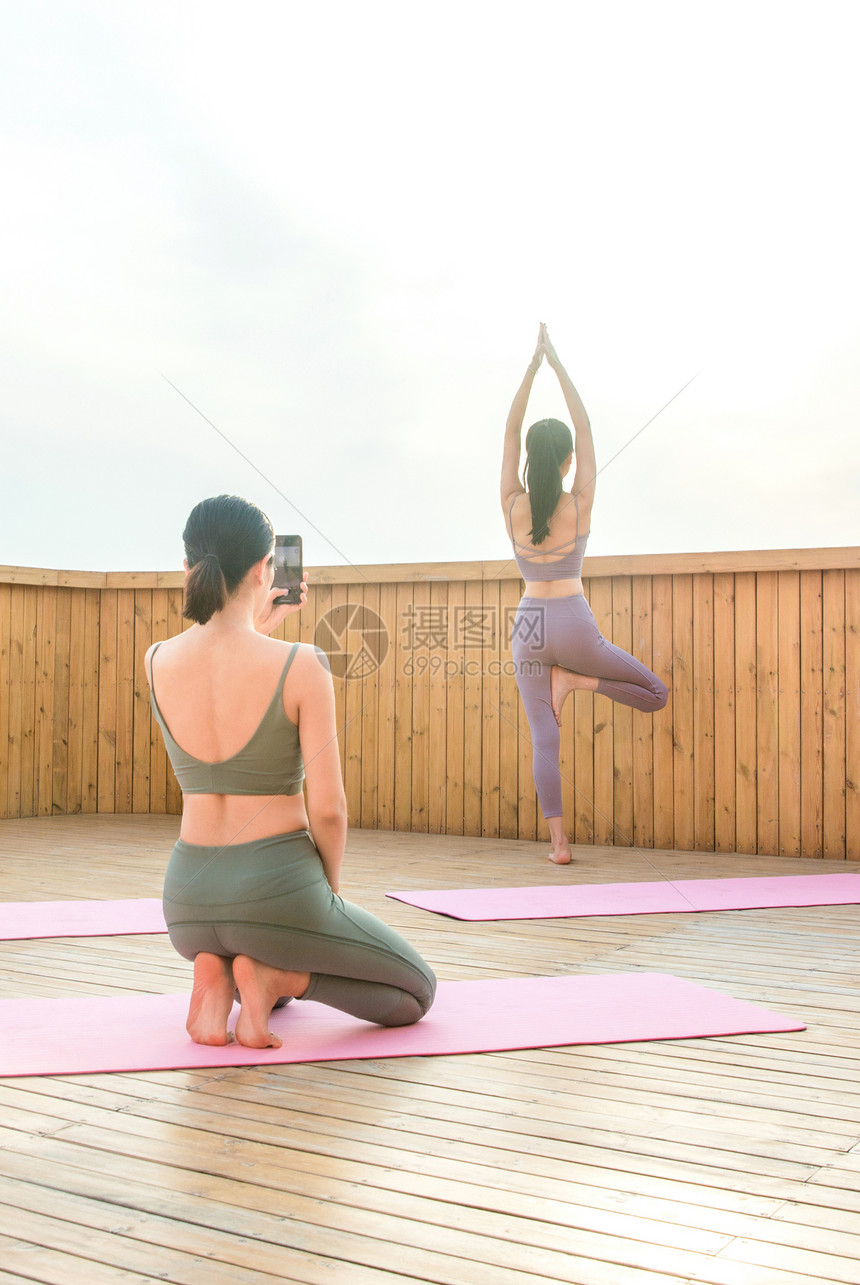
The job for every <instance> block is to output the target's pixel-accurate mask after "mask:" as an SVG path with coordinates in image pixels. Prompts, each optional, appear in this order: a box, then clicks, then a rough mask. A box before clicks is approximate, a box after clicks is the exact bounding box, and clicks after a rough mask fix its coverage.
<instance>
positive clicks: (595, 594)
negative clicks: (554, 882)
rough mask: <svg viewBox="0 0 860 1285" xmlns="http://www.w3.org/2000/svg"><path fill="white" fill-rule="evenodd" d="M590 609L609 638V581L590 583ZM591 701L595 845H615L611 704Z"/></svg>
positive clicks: (598, 698) (599, 698) (598, 699)
mask: <svg viewBox="0 0 860 1285" xmlns="http://www.w3.org/2000/svg"><path fill="white" fill-rule="evenodd" d="M588 602H589V606H590V607H591V610H592V612H593V614H594V619H595V620H596V622H597V628H598V629H599V630H600V632H601V633H602V634H603V636H604V638H609V639H610V640H611V638H612V581H611V580H608V579H605V578H603V577H601V579H599V580H592V581H591V588H590V590H589V598H588ZM593 700H594V786H593V800H594V842H595V843H614V842H615V818H614V816H613V808H614V806H615V780H614V776H615V759H614V739H615V738H614V733H613V725H612V716H613V705H612V702H611V701H610V700H609V699H608V697H606V696H598V695H595V696H594V697H593Z"/></svg>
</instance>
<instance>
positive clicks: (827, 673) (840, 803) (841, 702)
mask: <svg viewBox="0 0 860 1285" xmlns="http://www.w3.org/2000/svg"><path fill="white" fill-rule="evenodd" d="M821 587H822V662H823V700H822V713H823V728H822V733H823V734H822V770H823V787H824V788H823V818H822V836H823V855H824V856H825V857H844V856H845V852H846V827H845V799H846V761H845V760H846V735H845V733H846V728H845V708H846V703H845V572H844V571H825V572H824V573H823V575H822V586H821Z"/></svg>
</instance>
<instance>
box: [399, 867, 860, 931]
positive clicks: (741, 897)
mask: <svg viewBox="0 0 860 1285" xmlns="http://www.w3.org/2000/svg"><path fill="white" fill-rule="evenodd" d="M386 896H388V897H393V898H394V899H395V900H397V901H405V902H407V903H408V904H409V905H410V906H417V907H418V908H419V909H420V910H432V911H433V912H434V913H435V914H437V915H450V917H451V918H452V919H473V920H481V919H569V918H582V917H583V916H586V915H661V914H669V913H672V914H677V913H680V912H685V911H686V912H690V911H699V910H761V909H767V908H775V907H778V906H846V905H853V904H854V903H856V902H860V874H835V875H777V876H774V877H767V878H750V879H676V880H675V881H674V882H673V883H670V882H669V881H668V880H664V881H663V882H662V883H579V884H578V883H568V884H561V885H549V886H542V887H538V888H451V889H440V890H437V891H426V892H389V893H386Z"/></svg>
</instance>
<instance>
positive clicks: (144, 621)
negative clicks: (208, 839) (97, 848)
mask: <svg viewBox="0 0 860 1285" xmlns="http://www.w3.org/2000/svg"><path fill="white" fill-rule="evenodd" d="M151 645H152V590H151V589H135V590H134V669H133V678H132V683H133V687H132V690H133V705H132V717H133V728H134V738H133V743H134V750H133V758H132V770H131V810H132V812H148V811H149V745H150V723H151V721H152V719H151V714H150V707H149V685H148V683H147V681H146V671H145V670H144V666H143V658H144V656H145V655H146V653H147V651H148V649H149V647H150V646H151Z"/></svg>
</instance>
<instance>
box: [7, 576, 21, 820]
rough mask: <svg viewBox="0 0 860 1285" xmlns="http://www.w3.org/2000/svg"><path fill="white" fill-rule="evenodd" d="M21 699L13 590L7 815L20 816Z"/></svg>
mask: <svg viewBox="0 0 860 1285" xmlns="http://www.w3.org/2000/svg"><path fill="white" fill-rule="evenodd" d="M23 697H24V590H23V588H18V587H15V588H14V589H13V590H12V594H11V598H10V603H9V738H8V760H7V763H8V778H7V795H6V816H7V817H19V816H21V758H22V742H23V729H22V723H23V709H22V702H23Z"/></svg>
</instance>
